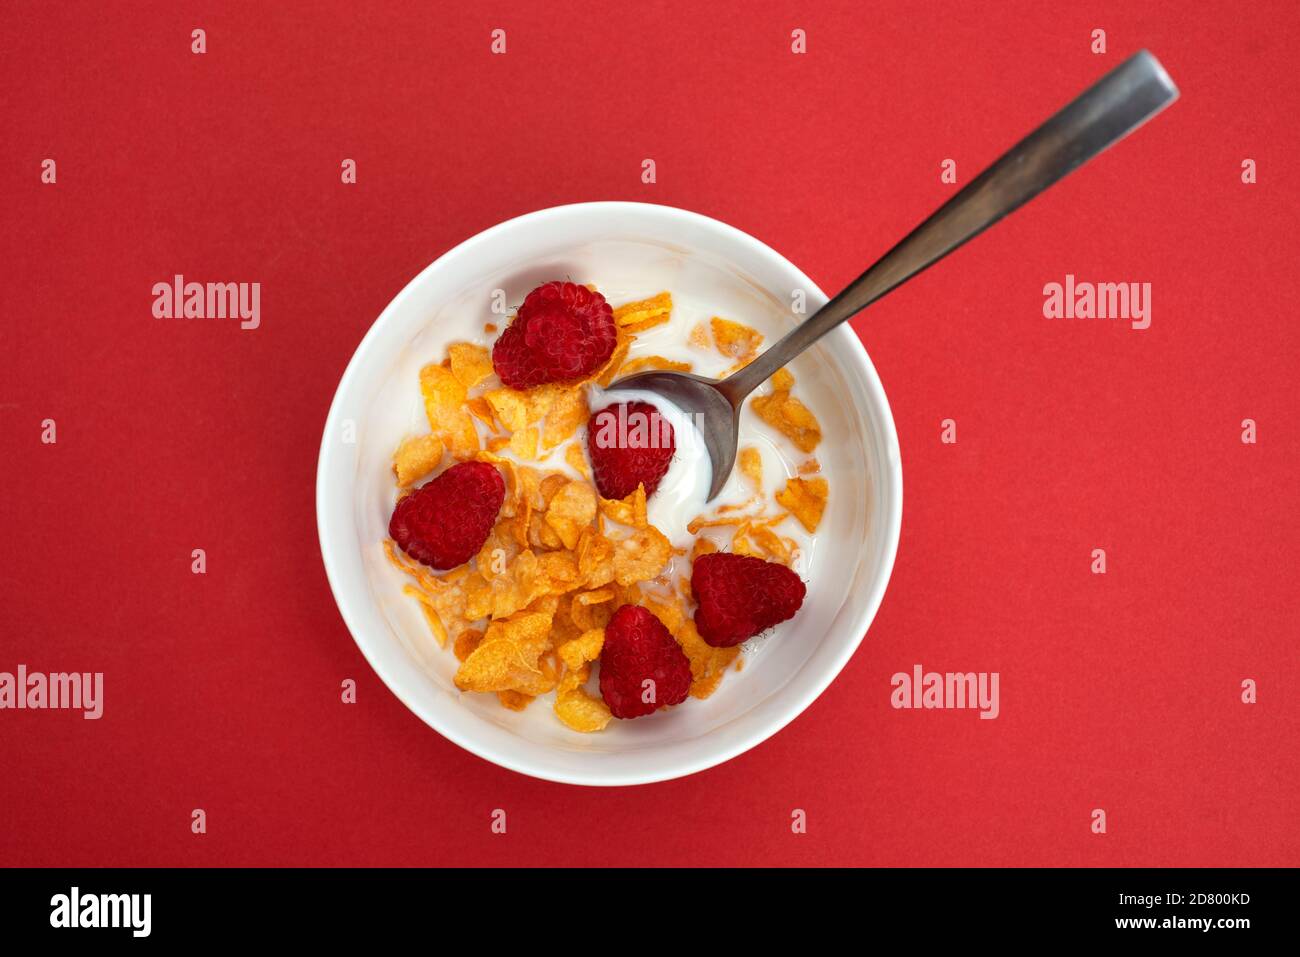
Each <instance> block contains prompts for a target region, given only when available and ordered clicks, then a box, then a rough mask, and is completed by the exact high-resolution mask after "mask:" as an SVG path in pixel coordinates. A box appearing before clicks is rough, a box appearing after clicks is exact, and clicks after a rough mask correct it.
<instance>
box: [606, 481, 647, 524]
mask: <svg viewBox="0 0 1300 957" xmlns="http://www.w3.org/2000/svg"><path fill="white" fill-rule="evenodd" d="M600 511H601V513H602V514H603V515H604V516H605V517H606V518H608V519H609V520H610V521H613V522H618V523H619V524H621V525H630V526H631V527H632V528H645V527H646V525H648V524H649V523H648V522H647V521H646V495H645V485H644V484H641V483H638V485H637V487H636V491H635V492H632V493H630V494H629V495H628V496H627V497H625V498H621V499H609V498H602V499H601V500H600Z"/></svg>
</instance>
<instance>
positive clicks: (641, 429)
mask: <svg viewBox="0 0 1300 957" xmlns="http://www.w3.org/2000/svg"><path fill="white" fill-rule="evenodd" d="M676 448H677V441H676V439H675V438H674V436H673V426H672V423H671V422H669V421H668V419H667V417H666V416H663V415H660V414H659V410H658V409H656V408H655V407H654V406H653V405H651V404H650V403H649V402H619V403H617V404H616V405H611V406H607V407H606V408H603V409H601V410H600V411H599V412H597V413H596V414H595V415H593V416H592V417H591V419H590V420H589V421H588V422H587V457H588V458H589V459H591V472H592V475H593V476H594V477H595V479H596V488H597V489H599V490H600V494H601V495H603V496H604V497H605V498H626V497H627V496H628V495H631V494H632V493H633V492H635V491H636V487H637V485H638V484H640V483H645V493H646V495H647V496H650V495H653V494H654V493H655V489H657V488H658V487H659V482H660V480H661V479H662V478H663V477H664V474H665V473H666V472H667V471H668V466H669V464H670V463H671V462H672V458H673V451H674V450H675V449H676Z"/></svg>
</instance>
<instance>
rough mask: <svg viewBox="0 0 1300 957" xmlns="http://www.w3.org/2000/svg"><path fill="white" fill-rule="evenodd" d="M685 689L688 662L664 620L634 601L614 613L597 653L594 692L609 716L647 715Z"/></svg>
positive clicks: (688, 682) (688, 686)
mask: <svg viewBox="0 0 1300 957" xmlns="http://www.w3.org/2000/svg"><path fill="white" fill-rule="evenodd" d="M647 681H649V682H653V684H650V685H647V684H645V682H647ZM690 690H691V663H690V661H689V660H688V659H687V657H686V655H685V654H684V653H683V652H682V649H681V648H680V647H679V646H678V644H677V642H676V641H674V640H673V636H672V635H671V634H669V633H668V629H667V628H665V627H664V623H663V622H661V621H660V620H659V619H658V618H656V617H655V615H654V613H653V612H651V611H649V610H648V609H645V608H642V607H641V606H640V605H624V606H623V607H622V608H620V609H619V610H618V611H616V612H614V615H613V617H612V618H610V619H609V624H608V625H606V626H605V644H604V646H603V647H602V648H601V651H600V694H601V697H603V698H604V699H605V704H607V705H609V710H610V712H611V713H612V714H613V715H614V717H616V718H639V717H641V716H642V715H645V714H653V713H654V712H655V711H657V710H658V709H659V708H663V707H667V706H668V705H673V704H681V703H682V702H683V701H685V700H686V695H687V694H688V693H689V692H690ZM646 698H650V700H649V701H646V700H645V699H646Z"/></svg>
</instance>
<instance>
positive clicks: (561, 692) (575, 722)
mask: <svg viewBox="0 0 1300 957" xmlns="http://www.w3.org/2000/svg"><path fill="white" fill-rule="evenodd" d="M590 677H591V668H590V666H588V665H583V666H582V669H581V670H580V671H574V672H569V673H567V674H565V676H564V677H563V678H562V679H561V680H560V685H559V687H558V688H557V689H556V692H555V715H556V717H558V718H559V719H560V720H561V721H563V722H564V723H565V724H566V725H567V726H568V727H570V728H572V729H573V730H574V731H581V732H583V733H585V734H589V733H591V732H594V731H601V730H603V729H604V728H605V725H607V724H609V722H610V721H611V720H612V719H613V717H614V716H613V715H612V714H610V711H609V706H608V705H606V704H605V702H604V701H603V700H602V699H600V698H597V697H596V696H595V695H592V694H590V693H588V692H587V690H586V689H585V688H583V687H582V686H583V685H584V684H586V683H587V681H588V680H589V679H590Z"/></svg>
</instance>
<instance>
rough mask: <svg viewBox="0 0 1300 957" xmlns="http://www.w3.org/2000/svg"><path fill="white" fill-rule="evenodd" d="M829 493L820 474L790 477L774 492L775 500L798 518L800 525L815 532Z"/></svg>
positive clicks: (827, 486)
mask: <svg viewBox="0 0 1300 957" xmlns="http://www.w3.org/2000/svg"><path fill="white" fill-rule="evenodd" d="M829 493H830V486H829V485H828V484H827V482H826V479H824V478H821V477H820V476H816V477H813V478H792V479H790V480H789V481H788V482H786V483H785V488H783V489H782V490H781V491H779V492H777V493H776V500H777V501H778V502H780V503H781V505H782V507H784V508H788V509H789V510H790V513H791V514H792V515H794V517H795V518H797V519H799V524H800V525H802V526H803V527H804V528H805V529H807V530H808V531H809V532H815V531H817V526H818V525H820V524H821V520H822V512H823V511H824V510H825V508H826V497H827V495H828V494H829Z"/></svg>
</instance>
